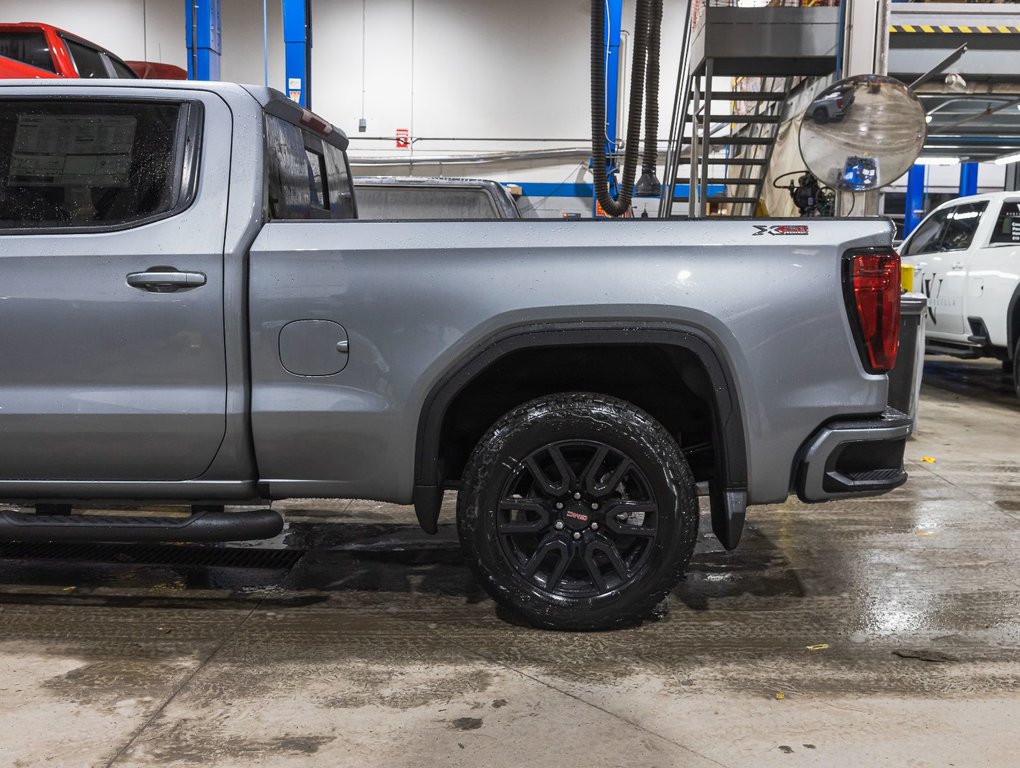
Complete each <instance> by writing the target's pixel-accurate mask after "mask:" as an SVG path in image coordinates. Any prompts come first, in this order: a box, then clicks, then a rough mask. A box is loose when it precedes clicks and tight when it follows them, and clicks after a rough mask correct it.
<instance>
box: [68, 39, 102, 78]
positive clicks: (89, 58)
mask: <svg viewBox="0 0 1020 768" xmlns="http://www.w3.org/2000/svg"><path fill="white" fill-rule="evenodd" d="M64 43H65V44H66V45H67V50H69V51H70V52H71V58H72V59H73V60H74V67H75V69H77V70H78V77H100V78H106V77H109V76H110V75H109V74H107V72H106V65H105V64H104V63H103V57H102V56H101V55H100V53H99V51H97V50H96V49H95V48H89V47H88V46H87V45H82V44H81V43H76V42H75V41H74V40H67V39H65V40H64Z"/></svg>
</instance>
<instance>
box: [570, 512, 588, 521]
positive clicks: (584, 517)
mask: <svg viewBox="0 0 1020 768" xmlns="http://www.w3.org/2000/svg"><path fill="white" fill-rule="evenodd" d="M567 517H569V518H572V519H573V520H580V521H581V522H582V523H587V522H588V515H582V514H581V513H580V512H572V511H571V510H569V509H568V510H567Z"/></svg>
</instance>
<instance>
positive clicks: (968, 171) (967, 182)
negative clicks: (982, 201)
mask: <svg viewBox="0 0 1020 768" xmlns="http://www.w3.org/2000/svg"><path fill="white" fill-rule="evenodd" d="M977 191H978V164H977V163H964V164H963V165H961V166H960V197H967V196H969V195H976V194H977Z"/></svg>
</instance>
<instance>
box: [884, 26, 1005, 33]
mask: <svg viewBox="0 0 1020 768" xmlns="http://www.w3.org/2000/svg"><path fill="white" fill-rule="evenodd" d="M889 31H890V32H914V33H918V32H928V33H933V34H937V35H1020V25H1016V24H1008V25H1007V24H997V25H995V26H986V25H983V24H982V25H976V26H970V27H964V26H955V25H954V26H950V25H948V24H893V25H891V26H890V27H889Z"/></svg>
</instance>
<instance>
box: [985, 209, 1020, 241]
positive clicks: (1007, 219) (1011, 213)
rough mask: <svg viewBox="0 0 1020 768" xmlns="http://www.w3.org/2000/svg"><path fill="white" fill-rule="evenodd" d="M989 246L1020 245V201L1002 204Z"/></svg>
mask: <svg viewBox="0 0 1020 768" xmlns="http://www.w3.org/2000/svg"><path fill="white" fill-rule="evenodd" d="M989 245H1020V200H1006V201H1005V202H1004V203H1003V204H1002V208H1001V209H1000V210H999V216H998V218H997V219H996V220H995V228H994V229H992V236H991V239H990V240H989Z"/></svg>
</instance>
